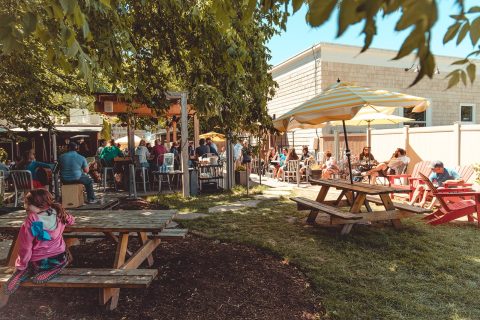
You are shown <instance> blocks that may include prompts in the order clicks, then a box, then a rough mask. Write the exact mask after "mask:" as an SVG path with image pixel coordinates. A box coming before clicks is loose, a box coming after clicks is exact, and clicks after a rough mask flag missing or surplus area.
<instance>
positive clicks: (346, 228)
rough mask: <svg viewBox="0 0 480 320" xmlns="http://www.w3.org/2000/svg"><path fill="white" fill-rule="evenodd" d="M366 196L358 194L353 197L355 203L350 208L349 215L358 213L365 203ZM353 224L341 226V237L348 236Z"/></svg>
mask: <svg viewBox="0 0 480 320" xmlns="http://www.w3.org/2000/svg"><path fill="white" fill-rule="evenodd" d="M366 197H367V195H366V194H364V193H358V194H357V196H356V197H355V201H354V202H353V205H352V207H351V208H350V212H351V213H360V211H361V208H362V206H363V204H364V202H365V199H366ZM352 227H353V223H349V224H345V225H343V228H342V231H340V234H341V235H346V234H349V233H350V231H351V230H352Z"/></svg>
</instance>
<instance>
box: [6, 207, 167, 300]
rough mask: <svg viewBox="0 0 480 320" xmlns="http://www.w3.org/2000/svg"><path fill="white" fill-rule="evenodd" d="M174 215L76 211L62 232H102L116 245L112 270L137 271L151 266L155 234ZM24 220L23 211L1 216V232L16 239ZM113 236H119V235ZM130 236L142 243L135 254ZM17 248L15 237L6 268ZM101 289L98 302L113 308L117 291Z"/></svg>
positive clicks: (155, 241)
mask: <svg viewBox="0 0 480 320" xmlns="http://www.w3.org/2000/svg"><path fill="white" fill-rule="evenodd" d="M175 213H176V211H174V210H151V211H146V210H128V211H121V210H102V211H93V210H91V211H90V210H85V211H75V212H74V213H72V214H73V215H74V216H75V224H74V225H72V226H67V227H66V228H65V233H71V232H75V233H95V232H96V233H98V232H102V233H105V234H106V235H109V236H110V237H111V238H113V239H114V240H115V241H116V242H117V248H116V252H115V259H114V262H113V268H115V269H138V267H139V266H140V265H141V264H142V263H143V262H144V261H147V263H148V266H152V265H153V263H154V260H153V255H152V253H153V251H154V250H155V249H156V248H157V247H158V246H159V245H160V241H161V240H160V238H159V237H158V235H159V233H160V232H161V231H162V230H163V229H164V228H165V227H166V225H167V224H168V223H169V222H170V221H171V220H172V219H173V216H174V214H175ZM25 217H26V214H25V211H24V210H19V211H14V212H12V213H9V214H6V215H2V216H0V231H16V232H17V236H18V231H19V230H20V227H21V226H22V223H23V221H24V220H25ZM114 233H118V235H117V234H114ZM130 233H136V234H137V236H138V238H139V241H140V243H141V246H140V247H139V248H138V249H137V250H136V251H134V252H130V251H129V250H128V243H129V240H130V239H131V238H130ZM147 233H151V234H152V235H153V237H151V238H150V239H149V238H148V236H147ZM155 235H157V237H155ZM18 249H19V246H18V242H17V238H15V240H14V241H13V242H12V245H11V247H10V252H9V254H8V258H7V266H14V265H15V260H16V258H17V255H18ZM127 255H129V256H130V257H129V258H128V260H127V259H126V257H127ZM101 290H102V292H101V295H100V302H101V303H102V304H106V303H107V302H108V301H109V300H110V299H111V302H110V303H111V305H110V306H111V307H110V308H112V309H113V308H115V307H116V306H117V304H118V298H119V294H120V289H117V288H104V289H101Z"/></svg>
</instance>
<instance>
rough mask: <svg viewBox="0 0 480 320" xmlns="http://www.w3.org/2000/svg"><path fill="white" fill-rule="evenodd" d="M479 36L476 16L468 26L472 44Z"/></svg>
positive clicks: (478, 20) (479, 23)
mask: <svg viewBox="0 0 480 320" xmlns="http://www.w3.org/2000/svg"><path fill="white" fill-rule="evenodd" d="M479 38H480V17H478V18H476V19H475V20H473V22H472V26H471V28H470V40H471V41H472V45H473V46H475V45H476V44H477V42H478V39H479Z"/></svg>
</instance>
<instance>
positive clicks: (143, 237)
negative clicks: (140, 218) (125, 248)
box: [138, 232, 153, 267]
mask: <svg viewBox="0 0 480 320" xmlns="http://www.w3.org/2000/svg"><path fill="white" fill-rule="evenodd" d="M138 238H139V239H140V243H141V244H142V245H145V243H147V241H148V237H147V234H146V233H145V232H139V233H138ZM147 263H148V266H149V267H151V266H153V255H152V254H149V255H148V257H147Z"/></svg>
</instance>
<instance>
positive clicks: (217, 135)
mask: <svg viewBox="0 0 480 320" xmlns="http://www.w3.org/2000/svg"><path fill="white" fill-rule="evenodd" d="M199 137H200V139H207V138H210V139H212V141H214V142H221V141H225V135H223V134H221V133H218V132H215V131H210V132H207V133H204V134H201V135H200V136H199Z"/></svg>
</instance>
